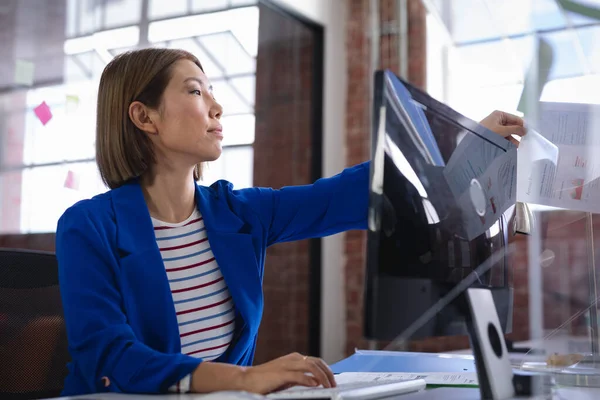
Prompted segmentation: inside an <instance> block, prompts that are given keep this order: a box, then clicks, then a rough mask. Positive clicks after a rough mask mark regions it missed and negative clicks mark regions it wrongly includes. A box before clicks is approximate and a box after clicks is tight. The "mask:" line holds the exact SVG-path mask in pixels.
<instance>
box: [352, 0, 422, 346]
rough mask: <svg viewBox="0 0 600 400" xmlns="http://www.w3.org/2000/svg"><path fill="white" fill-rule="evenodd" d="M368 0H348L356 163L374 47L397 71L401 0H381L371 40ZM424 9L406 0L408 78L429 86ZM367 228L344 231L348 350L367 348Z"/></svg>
mask: <svg viewBox="0 0 600 400" xmlns="http://www.w3.org/2000/svg"><path fill="white" fill-rule="evenodd" d="M369 3H370V1H369V0H349V3H348V4H349V5H348V21H347V27H346V51H347V57H348V59H347V61H348V71H347V73H348V89H347V90H348V97H347V103H346V110H347V115H346V143H347V148H348V151H347V158H346V164H347V165H353V164H357V163H359V162H362V161H365V160H367V159H369V155H370V132H371V110H370V108H371V99H370V94H371V92H372V83H371V82H372V80H373V75H372V73H373V71H372V70H371V67H370V60H371V45H373V43H375V45H378V46H379V60H378V61H379V62H378V64H379V65H378V66H377V67H376V68H377V69H384V68H389V69H391V70H392V71H394V72H396V73H399V72H400V71H399V68H400V67H399V63H400V58H399V57H400V56H399V53H398V49H399V41H398V40H399V29H398V27H399V22H398V20H397V16H398V12H397V9H396V4H397V2H396V1H394V0H381V1H380V2H379V27H380V32H381V34H380V35H379V37H377V38H374V39H375V40H371V37H370V33H369V27H370V17H369ZM425 17H426V12H425V9H424V7H423V5H422V4H421V1H420V0H408V32H409V35H408V36H409V37H408V77H407V79H408V81H410V82H411V83H413V84H414V85H416V86H419V87H421V88H424V87H425V77H426V71H425V65H426V63H425V60H426V58H425V57H426V48H425V44H426V37H425V34H426V26H425ZM365 246H366V232H359V231H353V232H348V233H346V238H345V250H344V252H345V257H346V265H345V271H346V303H347V312H346V329H347V331H346V332H347V333H346V334H347V341H346V353H347V354H351V353H353V352H354V349H355V348H356V347H360V348H365V347H366V345H367V344H366V343H365V342H364V340H363V339H362V332H363V318H362V310H363V290H364V284H363V282H364V265H365V258H366V253H365Z"/></svg>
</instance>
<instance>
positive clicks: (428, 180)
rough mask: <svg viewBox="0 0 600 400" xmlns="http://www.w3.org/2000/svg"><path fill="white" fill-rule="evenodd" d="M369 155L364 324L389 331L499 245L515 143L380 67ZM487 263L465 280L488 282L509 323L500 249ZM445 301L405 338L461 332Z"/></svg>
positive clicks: (510, 205) (370, 333) (385, 335)
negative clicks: (441, 306) (369, 177)
mask: <svg viewBox="0 0 600 400" xmlns="http://www.w3.org/2000/svg"><path fill="white" fill-rule="evenodd" d="M371 158H372V162H371V181H370V185H371V187H370V189H371V194H370V210H369V232H368V244H367V268H366V271H367V273H366V286H365V287H366V293H365V332H366V336H367V338H373V339H383V340H392V339H394V338H395V337H396V336H398V335H400V334H401V333H402V332H403V331H404V330H405V329H407V328H408V327H409V326H411V324H413V323H414V322H415V320H416V319H417V318H418V317H419V316H420V315H422V314H423V313H424V312H425V311H426V310H427V309H429V308H430V307H431V306H432V305H433V304H435V303H436V302H437V301H438V300H439V299H440V298H442V297H443V296H445V295H446V294H447V293H448V292H449V291H450V290H451V289H452V288H453V287H454V286H455V285H456V284H457V283H459V282H461V281H463V279H464V278H465V277H467V276H468V275H469V274H471V273H472V272H473V271H474V270H476V269H477V268H478V267H479V266H481V265H482V263H484V262H485V261H486V260H488V259H490V257H491V256H492V255H493V254H496V255H497V254H501V253H502V252H504V250H505V246H506V245H507V239H508V238H507V235H508V234H507V231H508V229H507V220H508V217H509V215H510V213H511V212H512V210H513V209H514V204H515V196H516V188H515V187H514V182H515V181H516V180H515V177H516V160H517V157H516V146H514V145H513V144H512V143H510V142H509V141H508V140H505V139H504V138H502V137H500V136H499V135H497V134H495V133H493V132H491V131H489V130H487V129H486V128H484V127H483V126H481V125H479V124H478V123H476V122H474V121H472V120H469V119H468V118H466V117H464V116H462V115H460V114H459V113H457V112H456V111H454V110H452V109H451V108H449V107H447V106H445V105H444V104H442V103H440V102H438V101H436V100H434V99H433V98H431V97H430V96H428V95H427V94H425V93H423V92H421V91H420V90H418V89H416V88H414V87H412V86H411V85H409V84H408V83H406V82H403V81H401V80H400V79H399V78H398V77H396V76H395V75H394V74H393V73H391V72H389V71H379V72H377V73H376V75H375V90H374V104H373V130H372V149H371ZM488 261H489V260H488ZM488 264H489V268H486V271H485V272H484V273H481V274H480V275H477V279H476V281H475V283H474V284H473V285H472V286H479V287H487V288H490V289H492V293H493V295H494V299H495V301H496V306H497V308H498V312H499V316H500V320H501V324H502V325H503V328H504V330H505V331H510V319H511V317H512V291H511V289H510V285H509V279H508V269H507V265H506V257H504V256H502V257H494V262H488ZM478 272H481V271H478ZM453 307H454V306H453V305H452V304H451V305H448V306H447V307H445V308H444V309H443V310H442V311H441V312H439V313H438V315H436V316H435V318H432V319H431V320H430V321H428V322H427V323H426V324H425V325H423V326H422V327H421V328H419V329H418V330H417V331H416V332H415V334H414V335H413V337H426V336H440V335H451V334H459V333H464V332H465V331H464V326H463V325H464V324H463V323H462V321H463V320H462V317H461V315H460V313H459V312H458V311H457V310H456V309H455V308H453Z"/></svg>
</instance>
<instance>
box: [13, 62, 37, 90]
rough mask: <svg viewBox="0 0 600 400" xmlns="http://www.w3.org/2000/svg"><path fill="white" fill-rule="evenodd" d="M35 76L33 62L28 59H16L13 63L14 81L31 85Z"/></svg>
mask: <svg viewBox="0 0 600 400" xmlns="http://www.w3.org/2000/svg"><path fill="white" fill-rule="evenodd" d="M34 76H35V64H34V63H32V62H30V61H25V60H17V62H16V63H15V83H16V84H17V85H25V86H31V85H33V79H34Z"/></svg>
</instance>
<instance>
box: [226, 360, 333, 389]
mask: <svg viewBox="0 0 600 400" xmlns="http://www.w3.org/2000/svg"><path fill="white" fill-rule="evenodd" d="M240 379H241V382H240V383H241V384H240V385H239V387H240V389H241V390H244V391H247V392H252V393H259V394H267V393H271V392H273V391H276V390H280V389H285V388H288V387H291V386H297V385H300V386H309V387H314V386H319V385H322V386H323V387H325V388H329V387H335V386H336V384H335V379H334V377H333V373H332V372H331V370H330V369H329V367H328V366H327V364H326V363H325V362H324V361H323V360H321V359H320V358H316V357H306V356H303V355H301V354H298V353H292V354H288V355H286V356H283V357H280V358H276V359H275V360H273V361H269V362H267V363H265V364H261V365H258V366H255V367H248V368H246V369H245V371H244V373H243V374H242V376H241V378H240ZM236 386H238V385H236Z"/></svg>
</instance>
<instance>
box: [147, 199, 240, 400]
mask: <svg viewBox="0 0 600 400" xmlns="http://www.w3.org/2000/svg"><path fill="white" fill-rule="evenodd" d="M152 224H153V225H154V235H155V237H156V242H157V244H158V248H159V249H160V254H161V256H162V260H163V262H164V265H165V269H166V271H167V279H168V280H169V286H170V287H171V294H172V295H173V302H174V303H175V312H176V313H177V323H178V325H179V336H180V338H181V352H182V353H183V354H187V355H190V356H193V357H198V358H202V359H203V360H205V361H211V360H214V359H216V358H218V357H219V356H220V355H222V354H223V353H224V352H225V351H226V350H227V348H228V347H229V344H230V343H231V340H232V337H233V330H234V327H235V322H234V320H235V311H234V307H233V300H232V299H231V295H230V294H229V290H228V289H227V285H226V283H225V280H224V279H223V275H222V274H221V270H220V269H219V266H218V265H217V261H216V260H215V257H214V255H213V253H212V251H211V249H210V244H209V243H208V236H207V233H206V229H205V228H204V221H203V219H202V216H201V215H200V212H199V211H198V210H195V211H194V212H193V213H192V215H190V216H189V218H187V219H186V220H185V221H183V222H180V223H177V224H171V223H166V222H162V221H159V220H157V219H154V218H152ZM189 386H190V377H189V376H187V377H185V378H184V379H182V380H181V381H180V382H178V383H177V384H176V385H174V386H173V387H172V388H171V391H175V392H187V391H189Z"/></svg>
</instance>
